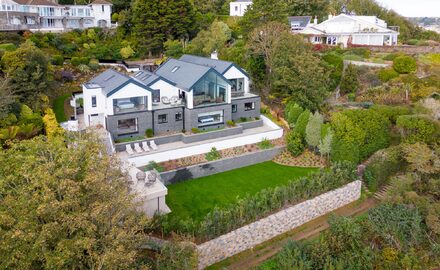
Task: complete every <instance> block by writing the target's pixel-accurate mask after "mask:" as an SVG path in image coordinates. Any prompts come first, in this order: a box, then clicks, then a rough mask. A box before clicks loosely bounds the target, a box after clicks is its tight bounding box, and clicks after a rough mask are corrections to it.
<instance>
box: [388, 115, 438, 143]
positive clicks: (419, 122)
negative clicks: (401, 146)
mask: <svg viewBox="0 0 440 270" xmlns="http://www.w3.org/2000/svg"><path fill="white" fill-rule="evenodd" d="M396 124H397V127H398V128H399V131H400V133H401V135H402V138H403V141H404V142H406V143H411V144H412V143H416V142H425V143H431V142H436V141H437V140H438V139H439V130H440V128H439V125H438V124H437V123H436V122H434V121H433V120H431V119H430V118H428V117H427V116H418V115H402V116H399V117H398V118H397V121H396Z"/></svg>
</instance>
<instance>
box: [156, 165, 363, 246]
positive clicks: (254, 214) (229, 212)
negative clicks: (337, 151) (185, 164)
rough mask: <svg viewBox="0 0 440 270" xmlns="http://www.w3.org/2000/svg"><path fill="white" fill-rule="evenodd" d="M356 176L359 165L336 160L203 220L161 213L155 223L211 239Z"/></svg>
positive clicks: (217, 210)
mask: <svg viewBox="0 0 440 270" xmlns="http://www.w3.org/2000/svg"><path fill="white" fill-rule="evenodd" d="M356 179H357V173H356V167H355V166H354V165H353V164H352V163H350V162H341V163H336V164H334V165H333V166H332V167H330V168H328V169H322V170H321V171H319V172H317V173H313V174H310V176H308V177H302V178H300V179H296V180H293V181H290V182H289V183H288V184H287V185H285V186H281V187H275V188H269V189H265V190H262V191H260V192H259V193H257V194H255V195H254V196H247V197H244V198H241V199H239V200H238V201H237V203H235V204H233V205H231V206H229V207H226V208H223V209H220V208H215V209H213V210H212V211H211V212H210V213H209V214H208V215H206V217H205V218H204V219H203V220H202V221H201V222H200V223H197V222H195V221H194V220H192V219H187V220H182V219H180V218H176V217H175V218H170V216H157V217H156V220H155V221H153V222H155V224H158V225H159V226H158V227H157V229H159V230H161V231H160V232H159V233H164V234H166V235H170V234H172V233H173V232H174V233H179V234H185V235H189V236H193V237H196V238H197V240H198V241H201V242H203V241H208V240H210V239H213V238H215V237H218V236H220V235H223V234H225V233H228V232H230V231H233V230H235V229H237V228H240V227H242V226H244V225H246V224H249V223H251V222H254V221H256V220H259V219H261V218H264V217H266V216H268V215H269V214H271V213H273V212H274V211H278V210H280V209H282V208H284V207H286V206H288V205H295V204H298V203H300V202H302V201H305V200H309V199H312V198H314V197H316V196H318V195H320V194H323V193H325V192H328V191H331V190H334V189H336V188H340V187H341V186H344V185H346V184H348V183H351V182H353V181H355V180H356Z"/></svg>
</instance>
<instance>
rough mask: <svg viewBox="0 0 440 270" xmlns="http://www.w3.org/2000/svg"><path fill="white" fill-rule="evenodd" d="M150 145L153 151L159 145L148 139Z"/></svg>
mask: <svg viewBox="0 0 440 270" xmlns="http://www.w3.org/2000/svg"><path fill="white" fill-rule="evenodd" d="M150 146H151V148H153V150H154V151H156V150H157V149H159V147H157V145H156V143H155V142H154V141H150Z"/></svg>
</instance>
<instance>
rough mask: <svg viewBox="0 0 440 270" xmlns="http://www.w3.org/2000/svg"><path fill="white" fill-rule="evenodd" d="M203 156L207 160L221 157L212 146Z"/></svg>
mask: <svg viewBox="0 0 440 270" xmlns="http://www.w3.org/2000/svg"><path fill="white" fill-rule="evenodd" d="M205 158H206V160H207V161H213V160H217V159H221V158H222V156H221V155H220V152H219V151H218V150H217V148H215V147H213V148H211V151H209V152H208V153H206V154H205Z"/></svg>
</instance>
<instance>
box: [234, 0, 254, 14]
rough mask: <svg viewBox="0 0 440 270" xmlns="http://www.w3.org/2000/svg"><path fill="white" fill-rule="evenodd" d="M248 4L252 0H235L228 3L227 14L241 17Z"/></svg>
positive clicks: (250, 3)
mask: <svg viewBox="0 0 440 270" xmlns="http://www.w3.org/2000/svg"><path fill="white" fill-rule="evenodd" d="M250 5H252V0H235V1H233V2H231V3H229V16H238V17H242V16H243V15H244V13H245V12H246V10H247V9H248V8H249V6H250Z"/></svg>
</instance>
